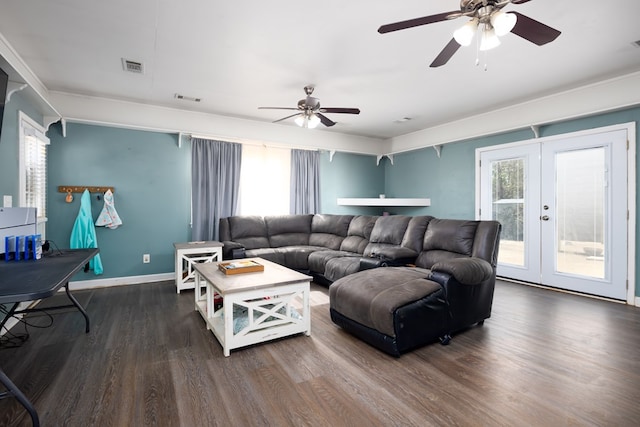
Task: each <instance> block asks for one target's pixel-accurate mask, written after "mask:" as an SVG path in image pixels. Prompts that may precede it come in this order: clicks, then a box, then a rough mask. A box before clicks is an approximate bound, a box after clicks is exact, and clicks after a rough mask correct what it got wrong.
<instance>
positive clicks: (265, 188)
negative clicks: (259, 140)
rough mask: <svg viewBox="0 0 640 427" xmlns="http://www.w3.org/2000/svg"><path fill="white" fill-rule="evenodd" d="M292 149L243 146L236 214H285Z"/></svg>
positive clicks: (287, 207)
mask: <svg viewBox="0 0 640 427" xmlns="http://www.w3.org/2000/svg"><path fill="white" fill-rule="evenodd" d="M290 182H291V150H290V149H287V148H274V147H265V146H263V145H250V144H243V145H242V166H241V170H240V203H239V209H238V212H239V215H260V216H264V215H287V214H288V213H289V192H290V185H291V184H290Z"/></svg>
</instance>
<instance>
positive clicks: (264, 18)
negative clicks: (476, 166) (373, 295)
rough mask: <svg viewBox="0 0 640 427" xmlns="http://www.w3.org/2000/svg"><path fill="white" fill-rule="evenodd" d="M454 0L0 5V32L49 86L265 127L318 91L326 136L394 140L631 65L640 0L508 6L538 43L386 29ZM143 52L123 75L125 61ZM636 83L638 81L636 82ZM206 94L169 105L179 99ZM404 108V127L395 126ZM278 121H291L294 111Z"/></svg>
mask: <svg viewBox="0 0 640 427" xmlns="http://www.w3.org/2000/svg"><path fill="white" fill-rule="evenodd" d="M458 7H459V1H457V0H440V1H424V0H405V1H402V2H397V1H394V2H392V1H385V0H349V1H345V0H324V1H322V2H315V3H307V2H301V1H294V0H277V1H258V0H234V1H228V0H226V1H221V0H174V1H171V0H136V1H131V0H110V1H104V0H56V1H51V0H29V1H15V0H0V11H1V12H0V34H2V36H4V38H5V39H6V40H7V41H8V43H9V44H10V45H11V46H12V47H13V48H14V49H15V51H16V52H17V54H18V55H19V56H20V57H21V58H22V59H23V60H24V62H25V63H26V65H27V66H28V67H29V68H30V69H31V70H32V71H33V73H34V74H35V75H36V76H37V77H38V78H39V79H40V80H41V81H42V83H43V84H44V86H45V87H46V88H47V89H48V90H49V91H52V92H67V93H73V94H81V95H88V96H96V97H106V98H113V99H120V100H128V101H134V102H140V103H144V104H152V105H162V106H169V107H173V108H180V109H185V110H193V111H200V112H206V113H212V114H217V115H222V116H230V117H238V118H245V119H250V120H256V121H262V122H271V121H273V120H277V119H279V118H282V117H284V116H286V115H288V113H289V112H287V111H278V110H258V107H259V106H283V107H294V106H295V105H296V103H297V101H298V100H299V99H301V98H303V97H304V92H303V87H304V86H305V85H307V84H313V85H315V86H316V90H315V93H314V96H316V97H318V98H319V99H320V101H321V103H322V106H324V107H358V108H360V109H361V111H362V112H361V114H360V115H358V116H355V115H353V116H352V115H346V114H328V116H329V117H330V118H331V119H333V120H335V121H337V122H338V124H337V125H336V126H334V127H333V128H330V129H326V130H328V131H330V132H340V133H345V134H352V135H361V136H369V137H374V138H382V139H387V138H392V137H397V136H399V135H403V134H407V133H410V132H414V131H416V130H420V129H425V128H429V127H433V126H437V125H439V124H442V123H447V122H451V121H453V120H456V119H459V118H461V117H466V116H471V115H475V114H479V113H482V112H484V111H488V110H494V109H497V108H502V107H505V106H508V105H512V104H516V103H520V102H523V101H527V100H531V99H534V98H538V97H541V96H545V95H549V94H551V93H555V92H558V91H563V90H568V89H571V88H574V87H578V86H583V85H585V84H588V83H592V82H596V81H599V80H603V79H607V78H611V77H615V76H619V75H623V74H628V73H630V72H635V71H638V70H640V47H637V46H634V44H633V42H634V41H636V40H640V26H639V25H638V23H637V20H638V17H640V1H638V0H610V1H606V2H605V1H600V0H598V1H596V0H581V1H578V0H574V1H557V0H532V1H530V2H528V3H524V4H521V5H508V6H506V8H505V9H504V10H505V11H509V10H517V11H518V12H520V13H522V14H525V15H527V16H529V17H531V18H534V19H536V20H538V21H541V22H543V23H545V24H547V25H549V26H551V27H554V28H556V29H558V30H560V31H562V34H561V35H560V37H559V38H558V39H557V40H555V41H554V42H552V43H550V44H547V45H545V46H541V47H539V46H536V45H534V44H532V43H530V42H528V41H526V40H524V39H522V38H520V37H518V36H516V35H514V34H507V35H506V36H504V37H502V38H501V40H502V45H501V46H499V47H498V48H496V49H495V50H492V51H489V52H488V53H487V55H486V58H485V56H484V55H481V56H480V58H481V62H482V63H483V64H484V63H485V62H486V64H487V70H486V71H485V70H484V67H483V66H482V65H481V66H475V60H476V49H475V43H472V46H470V47H467V48H461V49H460V50H459V51H458V52H457V53H456V55H455V56H454V57H453V58H452V59H451V60H450V61H449V63H448V64H446V65H445V66H443V67H440V68H435V69H434V68H429V64H430V63H431V61H432V60H433V59H434V58H435V56H436V55H437V54H438V53H439V52H440V50H441V49H442V48H443V47H444V46H445V45H446V44H447V43H448V42H449V40H450V39H451V36H452V32H453V31H454V30H455V29H457V28H458V27H459V26H461V25H462V24H464V23H465V22H466V18H459V19H456V20H452V21H447V22H440V23H435V24H430V25H426V26H421V27H417V28H412V29H408V30H403V31H399V32H395V33H389V34H384V35H381V34H378V32H377V29H378V27H379V26H380V25H382V24H388V23H391V22H396V21H401V20H406V19H411V18H417V17H421V16H426V15H431V14H436V13H441V12H446V11H453V10H457V9H458ZM122 58H126V59H129V60H133V61H140V62H142V63H143V64H144V71H145V72H144V74H142V75H137V74H132V73H126V72H124V71H123V69H122V63H121V59H122ZM639 90H640V89H639ZM176 93H179V94H182V95H185V96H190V97H199V98H202V102H200V103H193V102H190V101H184V100H177V99H175V98H174V94H176ZM403 117H409V118H411V120H410V121H407V122H404V123H394V121H395V120H397V119H401V118H403ZM273 126H295V125H294V124H293V121H292V120H287V121H285V122H281V123H277V124H273Z"/></svg>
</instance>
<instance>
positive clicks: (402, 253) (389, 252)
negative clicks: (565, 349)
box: [369, 246, 418, 267]
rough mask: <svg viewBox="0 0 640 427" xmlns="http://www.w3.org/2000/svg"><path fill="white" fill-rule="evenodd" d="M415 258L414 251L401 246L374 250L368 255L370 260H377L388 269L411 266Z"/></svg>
mask: <svg viewBox="0 0 640 427" xmlns="http://www.w3.org/2000/svg"><path fill="white" fill-rule="evenodd" d="M417 256H418V254H417V253H416V252H415V251H414V250H412V249H409V248H405V247H402V246H393V247H380V248H375V250H372V251H371V253H370V254H369V257H370V258H373V259H379V260H381V261H382V262H384V263H385V266H389V267H391V266H401V265H407V264H412V263H414V262H415V261H416V257H417Z"/></svg>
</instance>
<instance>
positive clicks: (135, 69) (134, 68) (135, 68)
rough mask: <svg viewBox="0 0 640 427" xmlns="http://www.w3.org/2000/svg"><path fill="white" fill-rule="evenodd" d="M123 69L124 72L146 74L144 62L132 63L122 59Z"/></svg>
mask: <svg viewBox="0 0 640 427" xmlns="http://www.w3.org/2000/svg"><path fill="white" fill-rule="evenodd" d="M122 68H123V69H124V71H128V72H130V73H138V74H142V73H144V67H143V65H142V62H136V61H130V60H128V59H124V58H122Z"/></svg>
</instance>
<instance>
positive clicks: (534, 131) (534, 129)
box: [531, 125, 540, 138]
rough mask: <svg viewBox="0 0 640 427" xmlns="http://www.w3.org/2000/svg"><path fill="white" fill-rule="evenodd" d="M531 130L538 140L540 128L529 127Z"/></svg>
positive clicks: (535, 126)
mask: <svg viewBox="0 0 640 427" xmlns="http://www.w3.org/2000/svg"><path fill="white" fill-rule="evenodd" d="M531 130H532V131H533V134H534V135H535V137H536V138H540V126H538V125H531Z"/></svg>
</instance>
